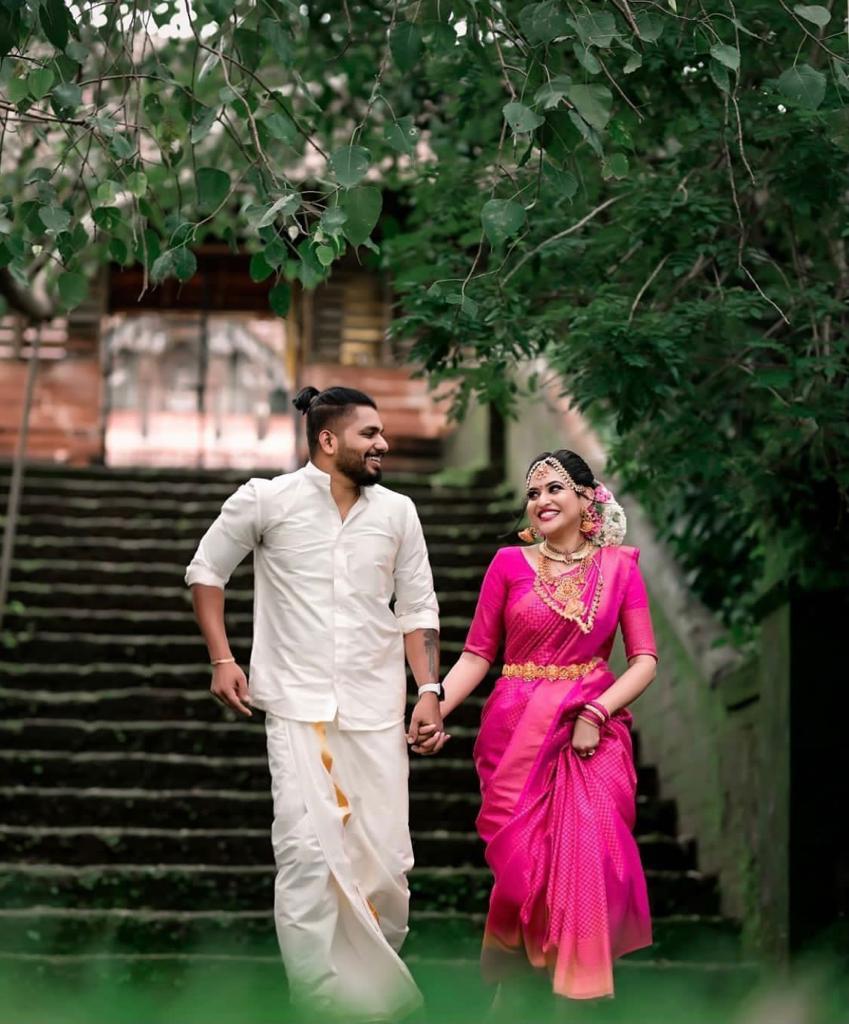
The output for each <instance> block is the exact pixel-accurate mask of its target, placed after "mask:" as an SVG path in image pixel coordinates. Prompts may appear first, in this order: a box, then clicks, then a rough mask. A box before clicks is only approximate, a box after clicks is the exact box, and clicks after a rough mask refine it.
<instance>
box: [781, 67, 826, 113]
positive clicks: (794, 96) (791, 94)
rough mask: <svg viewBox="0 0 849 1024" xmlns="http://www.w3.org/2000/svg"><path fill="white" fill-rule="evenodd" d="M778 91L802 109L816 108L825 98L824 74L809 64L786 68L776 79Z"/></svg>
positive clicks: (789, 101)
mask: <svg viewBox="0 0 849 1024" xmlns="http://www.w3.org/2000/svg"><path fill="white" fill-rule="evenodd" d="M778 91H779V92H780V93H781V95H782V96H783V97H784V98H785V99H786V100H787V102H788V103H792V104H793V105H795V106H797V107H801V108H802V109H803V110H816V109H817V107H818V106H819V105H820V104H821V103H822V101H823V99H824V98H825V75H824V74H823V73H822V72H821V71H817V70H816V69H815V68H812V67H811V66H810V64H799V65H798V66H797V67H795V68H788V69H787V70H786V71H785V72H783V73H782V75H781V77H780V78H779V79H778Z"/></svg>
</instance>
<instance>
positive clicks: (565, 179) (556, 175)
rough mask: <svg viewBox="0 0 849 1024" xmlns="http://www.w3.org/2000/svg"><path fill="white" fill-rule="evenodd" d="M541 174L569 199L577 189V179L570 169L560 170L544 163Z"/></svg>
mask: <svg viewBox="0 0 849 1024" xmlns="http://www.w3.org/2000/svg"><path fill="white" fill-rule="evenodd" d="M543 174H544V175H545V177H546V178H548V180H549V181H550V182H551V184H552V185H554V187H555V188H556V189H557V190H558V192H562V193H563V195H564V196H565V197H566V198H567V199H571V198H572V197H573V196H574V195H575V193H576V192H577V191H578V179H577V178H576V177H575V175H574V174H572V172H571V171H561V170H559V169H558V168H557V167H552V166H551V165H550V164H546V165H545V167H544V169H543Z"/></svg>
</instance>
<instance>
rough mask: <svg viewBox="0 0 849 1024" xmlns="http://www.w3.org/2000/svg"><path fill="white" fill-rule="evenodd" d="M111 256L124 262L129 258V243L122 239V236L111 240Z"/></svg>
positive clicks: (118, 261) (121, 262)
mask: <svg viewBox="0 0 849 1024" xmlns="http://www.w3.org/2000/svg"><path fill="white" fill-rule="evenodd" d="M109 256H110V257H111V258H112V259H113V260H114V261H115V262H116V263H120V264H122V265H123V264H124V263H126V262H127V261H128V259H129V256H130V254H129V251H128V250H127V243H126V242H124V241H122V240H121V239H120V238H112V239H110V241H109Z"/></svg>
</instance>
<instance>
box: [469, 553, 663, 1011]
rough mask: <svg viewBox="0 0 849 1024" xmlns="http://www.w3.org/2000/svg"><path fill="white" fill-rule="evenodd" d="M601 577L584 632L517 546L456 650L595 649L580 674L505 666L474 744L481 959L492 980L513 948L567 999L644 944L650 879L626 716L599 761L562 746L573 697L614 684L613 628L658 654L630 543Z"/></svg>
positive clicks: (565, 661)
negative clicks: (483, 894)
mask: <svg viewBox="0 0 849 1024" xmlns="http://www.w3.org/2000/svg"><path fill="white" fill-rule="evenodd" d="M594 557H595V558H597V559H601V562H600V569H601V573H602V576H603V579H604V584H603V589H602V596H601V602H600V604H599V607H598V612H597V615H596V619H595V623H594V625H593V628H592V630H591V631H590V632H589V633H588V634H586V635H585V634H584V633H582V632H581V630H580V629H579V628H578V626H577V625H576V624H575V623H574V622H572V621H568V620H565V619H563V618H561V617H560V616H559V615H558V614H556V612H554V611H552V610H551V609H550V608H548V607H547V606H546V605H545V603H544V602H543V601H541V600H540V598H539V597H538V596H537V595H536V594H535V593H534V589H533V584H534V578H535V572H534V569H533V568H532V566H531V565H530V563H529V562H528V560H527V558H526V557H525V555H524V553H523V549H521V548H517V547H510V548H502V549H501V550H500V551H498V552H497V553H496V555H495V557H494V558H493V560H492V563H491V564H490V566H489V569H488V570H487V573H486V576H485V578H484V582H483V586H482V589H481V594H480V598H479V600H478V606H477V610H476V612H475V617H474V620H473V622H472V626H471V629H470V630H469V635H468V638H467V641H466V644H465V650H467V651H470V652H471V653H473V654H477V655H480V656H481V657H482V658H486V659H487V660H488V661H490V662H492V661H494V660H495V658H496V655H497V653H498V650H499V648H500V647H501V646H502V644H503V647H504V662H505V664H526V663H533V664H534V665H538V666H569V665H576V664H582V663H586V662H588V661H591V660H592V659H599V661H598V663H597V664H596V665H595V666H594V667H592V668H591V669H590V670H589V671H587V673H586V674H585V675H583V676H582V677H580V678H578V679H577V680H575V681H571V680H569V681H567V680H551V679H526V678H512V677H511V678H507V677H504V676H502V677H501V678H500V679H499V680H498V681H497V683H496V684H495V688H494V690H493V692H492V694H491V696H490V697H489V699H488V700H487V702H486V705H485V707H484V710H483V715H482V720H481V728H480V732H479V734H478V738H477V741H476V743H475V751H474V757H475V765H476V767H477V770H478V775H479V777H480V785H481V796H482V804H481V810H480V814H479V815H478V819H477V825H478V832H479V833H480V836H481V838H482V839H483V841H484V842H485V843H486V859H487V863H488V864H489V866H490V868H491V870H492V873H493V876H494V882H493V888H492V894H491V896H490V905H489V913H488V915H487V921H486V930H485V934H484V943H483V952H482V969H483V973H484V977H485V978H486V979H487V980H490V981H495V980H498V979H500V978H502V977H504V976H505V974H506V973H508V972H509V971H511V970H512V969H514V968H515V966H516V965H517V963H521V962H522V961H517V954H521V952H522V950H524V952H525V953H526V955H527V958H528V960H529V961H530V963H531V964H532V965H533V966H534V967H539V968H547V969H548V970H549V972H550V974H551V978H552V984H553V988H554V991H555V992H556V993H557V994H559V995H562V996H568V997H569V998H572V999H592V998H597V997H600V996H608V995H612V993H613V961H614V959H615V958H616V957H619V956H622V955H623V954H625V953H629V952H631V951H633V950H635V949H640V948H641V947H643V946H647V945H650V944H651V941H652V939H651V921H650V917H649V906H648V897H647V894H646V883H645V876H644V874H643V869H642V865H641V863H640V855H639V851H638V848H637V843H636V840H635V839H634V836H633V832H632V829H633V827H634V821H635V817H636V799H635V797H636V782H637V777H636V770H635V768H634V760H633V752H632V747H631V734H630V723H631V716H630V714H629V713H628V712H627V711H622V712H619V713H617V714H616V715H614V716H613V718H612V719H611V721H610V722H609V723H608V724H607V725H606V726H605V727H604V728H603V729H602V735H601V742H600V744H599V747H598V750H597V752H596V754H595V756H594V757H592V758H590V759H587V760H584V759H582V758H580V757H578V756H577V754H575V753H574V751H573V749H572V746H571V737H572V727H573V724H574V721H575V716H576V714H577V712H578V710H579V709H580V708H581V707H582V705H583V704H584V703H585V702H586V701H588V700H592V699H593V698H595V697H597V696H599V695H600V694H602V693H603V692H604V691H605V690H606V689H607V688H608V687H609V686H610V685H611V684H612V683H613V682H614V676H613V674H612V673H611V671H610V669H609V668H608V666H607V658H608V657H609V654H610V650H611V648H612V646H613V641H614V637H615V634H616V629H617V627H618V626H621V629H622V634H623V639H624V642H625V652H626V655H627V656H628V657H629V658H630V657H633V656H634V655H637V654H651V655H653V656H655V657H656V650H655V644H654V637H653V633H652V626H651V619H650V617H649V610H648V600H647V597H646V590H645V585H644V584H643V580H642V577H641V575H640V571H639V568H638V566H637V560H638V557H639V552H638V551H637V549H636V548H628V547H606V548H600V549H599V550H598V552H597V553H596V554H595V556H594Z"/></svg>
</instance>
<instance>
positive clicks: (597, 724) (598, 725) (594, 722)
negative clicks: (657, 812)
mask: <svg viewBox="0 0 849 1024" xmlns="http://www.w3.org/2000/svg"><path fill="white" fill-rule="evenodd" d="M578 718H580V720H581V721H582V722H586V723H587V725H591V726H592V727H593V729H600V728H601V722H599V721H598V720H595V719H592V718H584V716H583V715H578Z"/></svg>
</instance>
